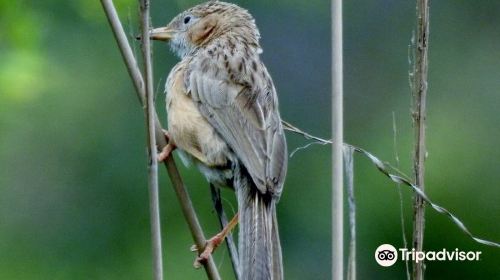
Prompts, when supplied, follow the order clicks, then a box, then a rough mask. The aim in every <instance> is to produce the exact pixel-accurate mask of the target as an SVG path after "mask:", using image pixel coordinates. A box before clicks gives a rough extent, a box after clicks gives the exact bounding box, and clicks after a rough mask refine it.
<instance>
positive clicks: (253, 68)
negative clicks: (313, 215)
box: [185, 52, 287, 196]
mask: <svg viewBox="0 0 500 280" xmlns="http://www.w3.org/2000/svg"><path fill="white" fill-rule="evenodd" d="M216 57H218V58H219V59H214V55H213V54H210V53H207V52H200V53H198V54H197V55H195V56H194V57H193V59H192V60H191V62H190V64H189V66H188V69H187V71H186V76H185V84H186V88H187V89H188V94H190V95H191V97H192V99H193V100H194V101H195V102H196V103H197V105H198V108H199V109H200V111H201V113H202V115H203V116H204V117H205V118H206V119H207V120H208V122H209V123H210V124H211V125H212V126H213V127H214V128H215V129H216V131H217V132H218V133H219V134H220V136H221V137H222V139H224V140H225V141H226V142H227V144H228V145H229V146H230V147H231V149H232V150H233V152H234V153H235V154H236V156H237V157H238V159H239V160H240V162H241V163H242V164H243V165H244V167H245V168H246V170H247V171H248V173H249V174H250V176H251V177H252V179H253V181H254V183H255V185H256V186H257V188H258V189H259V190H260V192H262V193H268V192H270V193H271V194H274V195H277V196H279V194H280V193H281V190H282V187H283V181H284V178H285V173H286V167H287V147H286V141H285V135H284V132H283V128H282V125H281V121H280V120H281V119H280V116H279V112H278V104H277V97H276V91H275V89H274V86H273V84H272V80H271V78H270V76H269V73H268V72H267V70H266V69H265V67H264V65H263V64H262V63H261V62H260V60H259V58H258V56H257V55H255V56H254V58H253V60H252V61H245V59H242V58H241V57H242V56H240V57H238V56H228V55H227V54H225V55H218V56H216Z"/></svg>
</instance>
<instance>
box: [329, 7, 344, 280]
mask: <svg viewBox="0 0 500 280" xmlns="http://www.w3.org/2000/svg"><path fill="white" fill-rule="evenodd" d="M331 5H332V6H331V9H332V10H331V13H332V133H333V135H332V142H333V145H332V169H333V170H332V279H334V280H341V279H343V275H344V269H343V267H344V240H343V238H344V236H343V235H344V212H343V183H344V182H343V166H342V147H343V142H344V140H343V96H342V95H343V73H342V71H343V62H342V0H332V4H331Z"/></svg>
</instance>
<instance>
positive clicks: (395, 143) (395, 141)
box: [392, 111, 410, 280]
mask: <svg viewBox="0 0 500 280" xmlns="http://www.w3.org/2000/svg"><path fill="white" fill-rule="evenodd" d="M392 133H393V143H392V144H393V146H394V158H395V159H396V167H397V168H399V153H398V127H397V125H396V114H395V113H394V111H393V112H392ZM396 185H397V186H398V195H399V218H400V222H401V234H402V236H403V246H404V247H405V248H406V249H408V242H407V241H406V227H405V215H404V208H403V190H402V189H401V184H396ZM405 267H406V279H407V280H410V267H409V264H408V258H406V259H405Z"/></svg>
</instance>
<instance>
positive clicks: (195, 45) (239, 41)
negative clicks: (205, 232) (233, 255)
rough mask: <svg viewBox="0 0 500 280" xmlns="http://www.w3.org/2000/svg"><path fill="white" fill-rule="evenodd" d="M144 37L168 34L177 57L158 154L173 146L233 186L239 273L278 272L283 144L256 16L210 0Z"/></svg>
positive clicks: (264, 275) (248, 276)
mask: <svg viewBox="0 0 500 280" xmlns="http://www.w3.org/2000/svg"><path fill="white" fill-rule="evenodd" d="M150 39H151V40H160V41H168V42H169V45H170V48H171V50H172V51H173V52H174V53H175V54H177V56H178V57H179V58H180V61H179V62H178V63H177V64H176V65H175V66H174V67H173V68H172V70H171V71H170V73H169V75H168V77H167V81H166V85H165V92H166V110H167V120H168V129H167V131H166V137H167V139H168V145H167V146H166V147H165V148H164V149H163V151H161V153H160V154H159V155H160V156H159V160H164V159H165V158H167V157H168V156H170V155H171V153H172V151H173V150H174V149H176V150H177V151H178V153H179V155H180V157H181V159H182V161H183V162H184V163H185V164H186V165H195V166H197V167H198V169H199V170H200V171H201V173H202V174H203V175H204V176H205V177H206V179H207V180H208V181H209V182H210V183H212V184H214V185H216V186H218V187H230V188H232V189H234V191H235V193H236V197H237V202H238V216H239V233H238V240H239V242H238V255H239V266H240V267H239V271H238V274H239V275H240V279H243V280H280V279H283V278H284V276H283V261H282V251H281V244H280V238H279V232H278V222H277V215H276V206H277V203H278V201H279V199H280V196H281V194H282V191H283V186H284V181H285V177H286V171H287V158H288V152H287V144H286V139H285V134H284V130H283V126H282V123H281V117H280V113H279V107H278V97H277V92H276V89H275V86H274V84H273V80H272V78H271V76H270V74H269V72H268V70H267V68H266V67H265V65H264V63H263V62H262V60H261V57H260V54H261V53H262V48H261V46H260V42H259V40H260V32H259V30H258V28H257V26H256V24H255V19H254V18H253V17H252V15H251V14H250V13H249V12H248V11H247V10H246V9H244V8H241V7H240V6H238V5H236V4H232V3H227V2H222V1H208V2H204V3H201V4H198V5H196V6H194V7H192V8H189V9H187V10H185V11H183V12H181V13H180V14H178V15H177V16H175V17H174V18H173V19H172V20H171V21H170V23H168V24H167V25H166V26H165V27H159V28H155V29H152V30H151V31H150ZM236 219H237V217H236ZM233 220H235V219H233ZM207 247H209V246H207ZM209 253H210V252H209Z"/></svg>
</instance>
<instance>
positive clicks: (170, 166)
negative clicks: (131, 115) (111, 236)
mask: <svg viewBox="0 0 500 280" xmlns="http://www.w3.org/2000/svg"><path fill="white" fill-rule="evenodd" d="M101 4H102V6H103V9H104V12H105V13H106V16H107V18H108V21H109V24H110V26H111V29H112V31H113V34H114V36H115V39H116V42H117V44H118V47H119V49H120V52H121V54H122V57H123V60H124V62H125V66H126V67H127V70H128V72H129V74H130V77H131V79H132V82H133V84H134V87H135V89H136V94H137V96H138V98H139V100H140V101H141V104H142V105H144V103H145V99H146V93H145V88H144V82H143V79H142V75H141V72H140V70H139V67H138V66H137V61H136V59H135V57H134V54H133V52H132V49H131V47H130V44H129V43H128V40H127V37H126V35H125V31H124V30H123V27H122V24H121V22H120V19H119V17H118V14H117V12H116V9H115V7H114V5H113V2H112V1H111V0H101ZM154 132H155V138H156V142H157V145H158V147H159V148H163V147H164V146H165V145H166V144H167V143H166V141H165V137H164V134H163V131H162V128H161V124H160V122H159V120H158V116H157V115H156V112H154ZM164 164H165V167H166V169H167V172H168V175H169V178H170V181H171V182H172V187H173V188H174V191H175V194H176V195H177V199H178V200H179V203H180V205H181V208H182V213H183V214H184V218H185V219H186V221H187V223H188V226H189V230H190V231H191V235H192V236H193V239H194V242H195V244H196V246H197V247H198V248H204V247H205V243H206V239H205V235H204V234H203V231H202V229H201V226H200V222H199V221H198V217H197V216H196V212H195V211H194V208H193V204H192V202H191V199H190V198H189V195H188V193H187V190H186V187H185V186H184V183H183V182H182V179H181V176H180V174H179V171H178V169H177V167H176V165H175V162H174V160H173V158H172V157H168V158H167V159H166V160H165V161H164ZM203 267H204V268H205V271H206V273H207V276H208V278H209V279H217V280H219V279H221V278H220V275H219V271H218V270H217V267H216V266H215V263H214V261H213V259H212V258H211V257H210V258H209V259H208V261H207V262H206V263H204V264H203Z"/></svg>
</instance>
